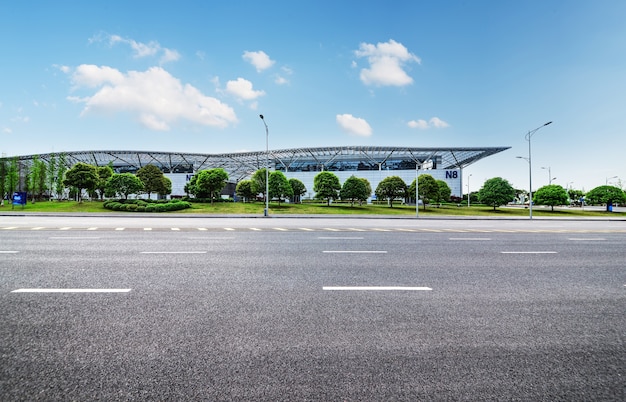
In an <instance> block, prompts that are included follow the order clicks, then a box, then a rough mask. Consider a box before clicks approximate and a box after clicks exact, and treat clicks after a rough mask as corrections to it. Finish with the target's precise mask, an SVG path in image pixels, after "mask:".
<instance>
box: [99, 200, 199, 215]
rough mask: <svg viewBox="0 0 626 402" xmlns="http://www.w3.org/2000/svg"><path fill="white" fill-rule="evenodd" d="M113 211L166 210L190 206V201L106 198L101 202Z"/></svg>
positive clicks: (177, 209)
mask: <svg viewBox="0 0 626 402" xmlns="http://www.w3.org/2000/svg"><path fill="white" fill-rule="evenodd" d="M102 205H103V206H104V208H106V209H110V210H113V211H126V212H167V211H179V210H181V209H186V208H191V203H189V202H187V201H181V200H149V199H146V200H143V199H142V200H108V201H105V202H104V204H102Z"/></svg>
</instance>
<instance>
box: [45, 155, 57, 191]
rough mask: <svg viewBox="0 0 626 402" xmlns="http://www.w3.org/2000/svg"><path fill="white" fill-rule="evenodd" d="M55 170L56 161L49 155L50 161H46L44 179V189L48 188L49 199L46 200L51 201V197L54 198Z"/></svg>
mask: <svg viewBox="0 0 626 402" xmlns="http://www.w3.org/2000/svg"><path fill="white" fill-rule="evenodd" d="M56 170H57V160H56V158H55V156H54V154H52V155H50V159H49V160H48V165H47V167H46V178H47V183H46V187H48V193H49V195H50V197H49V198H48V200H50V201H52V197H53V196H54V179H55V177H56Z"/></svg>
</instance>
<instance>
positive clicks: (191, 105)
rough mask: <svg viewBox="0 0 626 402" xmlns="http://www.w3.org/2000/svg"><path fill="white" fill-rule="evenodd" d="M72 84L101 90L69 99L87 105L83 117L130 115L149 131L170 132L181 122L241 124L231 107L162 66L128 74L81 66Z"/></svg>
mask: <svg viewBox="0 0 626 402" xmlns="http://www.w3.org/2000/svg"><path fill="white" fill-rule="evenodd" d="M72 81H73V84H74V85H75V89H78V88H90V89H91V88H97V90H96V92H95V93H94V94H93V95H90V96H85V97H76V96H73V97H68V99H69V100H71V101H74V102H78V103H84V104H85V108H84V109H83V111H82V113H81V115H83V116H84V115H88V114H91V113H118V112H128V113H130V114H132V115H134V116H135V118H136V119H137V120H138V121H139V122H140V123H141V124H143V125H144V126H146V127H147V128H149V129H152V130H159V131H165V130H169V129H170V125H171V124H172V123H175V122H177V121H179V120H186V121H190V122H193V123H196V124H200V125H203V126H212V127H220V128H223V127H227V126H228V125H230V124H234V123H236V122H237V116H236V115H235V112H234V110H233V109H232V108H231V107H230V106H228V105H226V104H224V103H222V102H221V101H219V100H218V99H216V98H212V97H209V96H206V95H204V94H202V93H201V92H200V91H199V90H198V89H197V88H195V87H193V86H191V85H189V84H182V83H181V82H180V80H178V79H177V78H175V77H173V76H172V75H170V74H169V73H168V72H167V71H165V70H164V69H163V68H161V67H152V68H150V69H148V70H146V71H129V72H128V73H126V74H124V73H122V72H120V71H118V70H116V69H114V68H112V67H107V66H102V67H99V66H94V65H81V66H78V68H76V71H75V72H74V74H73V75H72Z"/></svg>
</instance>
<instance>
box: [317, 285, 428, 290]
mask: <svg viewBox="0 0 626 402" xmlns="http://www.w3.org/2000/svg"><path fill="white" fill-rule="evenodd" d="M322 290H433V289H432V288H428V287H424V286H324V287H322Z"/></svg>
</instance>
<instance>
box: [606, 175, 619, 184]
mask: <svg viewBox="0 0 626 402" xmlns="http://www.w3.org/2000/svg"><path fill="white" fill-rule="evenodd" d="M611 179H617V176H613V177H607V178H606V180H604V185H605V186H608V185H609V180H611Z"/></svg>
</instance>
